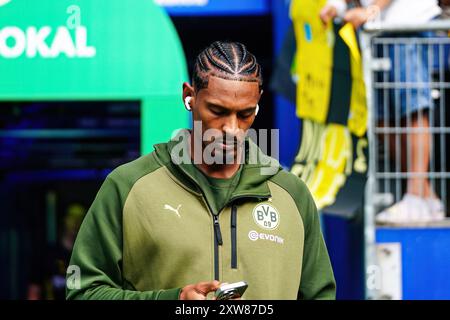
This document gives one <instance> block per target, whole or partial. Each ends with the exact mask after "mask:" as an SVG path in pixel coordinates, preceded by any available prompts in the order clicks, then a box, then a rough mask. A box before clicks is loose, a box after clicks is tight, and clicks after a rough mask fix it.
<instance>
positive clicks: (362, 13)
mask: <svg viewBox="0 0 450 320" xmlns="http://www.w3.org/2000/svg"><path fill="white" fill-rule="evenodd" d="M349 4H352V6H351V7H350V6H348V5H349ZM441 12H442V10H441V8H440V7H439V4H438V1H437V0H365V1H364V0H362V1H344V0H329V1H328V2H327V4H326V5H325V6H324V8H323V9H322V10H321V12H320V18H321V20H322V22H323V23H324V24H327V23H329V22H330V21H331V20H332V19H334V18H336V17H340V18H341V19H343V20H344V21H346V22H350V23H351V24H352V25H353V26H354V27H355V29H358V28H359V27H361V26H362V25H363V24H365V23H366V22H368V21H369V20H373V19H377V21H380V22H382V23H384V24H423V23H426V22H428V21H431V20H433V19H435V18H437V17H438V16H439V15H440V14H441ZM384 36H389V37H408V36H410V37H429V36H431V35H430V33H414V34H409V35H400V34H386V35H384ZM397 48H398V52H399V56H400V57H401V58H400V59H398V60H396V59H395V55H394V46H393V45H389V46H388V51H389V58H390V60H391V61H394V63H397V64H399V65H398V66H393V67H392V68H391V70H390V71H389V79H388V81H389V82H401V83H405V82H408V83H430V82H431V73H432V70H431V68H432V66H430V65H429V63H428V61H427V59H428V57H427V55H426V51H427V50H422V54H421V53H420V52H419V50H418V46H417V45H415V44H399V45H397ZM396 69H398V70H400V72H399V73H397V74H395V70H396ZM417 87H418V86H417ZM398 93H399V94H398V95H397V97H398V96H399V97H400V99H399V100H400V107H399V108H398V109H399V110H400V111H401V118H402V121H401V122H402V125H403V126H405V125H406V124H408V126H409V127H411V128H414V129H419V128H420V132H418V133H413V134H409V135H408V137H406V136H405V135H403V136H402V143H401V144H402V146H401V148H402V160H404V159H407V160H406V161H409V171H410V172H412V173H427V172H428V170H429V162H430V141H431V133H430V130H429V127H430V120H429V110H430V109H431V108H433V99H432V98H431V89H430V88H429V87H425V88H423V87H421V88H413V89H410V91H409V92H408V96H409V98H410V99H409V101H407V93H406V89H400V90H398ZM389 99H390V101H391V102H392V103H390V105H391V106H395V101H396V100H395V97H394V92H393V90H390V97H389ZM397 107H398V106H397ZM394 116H395V115H394V114H392V112H391V113H390V114H389V115H383V111H382V108H380V106H378V117H379V118H382V117H389V118H390V120H392V118H393V117H394ZM406 119H408V120H406ZM380 125H382V124H380ZM407 141H408V144H409V149H410V152H409V153H408V154H406V155H405V152H404V151H405V150H404V149H406V143H407ZM392 145H393V143H391V146H392ZM391 149H392V147H391ZM391 154H395V153H393V152H391ZM402 165H403V168H402V171H406V170H405V169H406V166H405V165H404V161H402ZM444 217H445V213H444V206H443V203H442V201H441V200H440V199H439V198H438V196H437V195H436V193H435V191H434V190H433V188H432V186H431V184H430V181H429V179H428V178H427V177H426V176H425V175H416V176H413V177H410V178H408V180H407V185H406V192H405V194H404V195H403V198H402V199H401V200H400V201H399V202H398V203H395V204H394V205H393V206H391V207H389V208H387V209H385V210H384V211H382V212H380V213H379V214H378V215H377V217H376V220H377V222H378V223H410V222H432V221H440V220H443V219H444Z"/></svg>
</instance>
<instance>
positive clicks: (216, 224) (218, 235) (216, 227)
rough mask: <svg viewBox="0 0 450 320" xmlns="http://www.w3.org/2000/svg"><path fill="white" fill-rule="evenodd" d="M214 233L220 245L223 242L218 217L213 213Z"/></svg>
mask: <svg viewBox="0 0 450 320" xmlns="http://www.w3.org/2000/svg"><path fill="white" fill-rule="evenodd" d="M214 233H215V234H216V240H217V244H218V245H219V246H221V245H222V244H223V241H222V233H221V232H220V224H219V217H218V216H216V215H214Z"/></svg>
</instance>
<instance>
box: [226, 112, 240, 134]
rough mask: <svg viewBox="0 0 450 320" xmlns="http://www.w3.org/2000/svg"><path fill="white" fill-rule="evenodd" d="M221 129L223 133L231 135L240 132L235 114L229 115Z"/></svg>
mask: <svg viewBox="0 0 450 320" xmlns="http://www.w3.org/2000/svg"><path fill="white" fill-rule="evenodd" d="M223 131H224V132H225V134H227V135H230V136H233V137H234V136H238V135H239V132H240V129H239V122H238V119H237V117H236V116H235V115H231V116H229V117H228V118H227V120H226V122H225V124H224V126H223Z"/></svg>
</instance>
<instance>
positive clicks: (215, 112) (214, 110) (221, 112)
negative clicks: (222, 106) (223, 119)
mask: <svg viewBox="0 0 450 320" xmlns="http://www.w3.org/2000/svg"><path fill="white" fill-rule="evenodd" d="M211 112H212V113H214V114H215V115H217V116H223V115H224V114H225V113H226V112H225V111H223V110H216V109H211Z"/></svg>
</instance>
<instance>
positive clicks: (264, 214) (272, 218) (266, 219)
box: [253, 204, 280, 230]
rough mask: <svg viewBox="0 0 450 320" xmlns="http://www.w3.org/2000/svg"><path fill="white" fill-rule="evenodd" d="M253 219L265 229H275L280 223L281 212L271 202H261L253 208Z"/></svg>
mask: <svg viewBox="0 0 450 320" xmlns="http://www.w3.org/2000/svg"><path fill="white" fill-rule="evenodd" d="M253 219H254V220H255V222H256V224H257V225H258V226H260V227H261V228H263V229H267V230H273V229H276V228H277V227H278V225H279V224H280V214H279V213H278V211H277V209H275V208H274V207H273V206H271V205H269V204H259V205H257V206H256V207H255V209H253Z"/></svg>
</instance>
